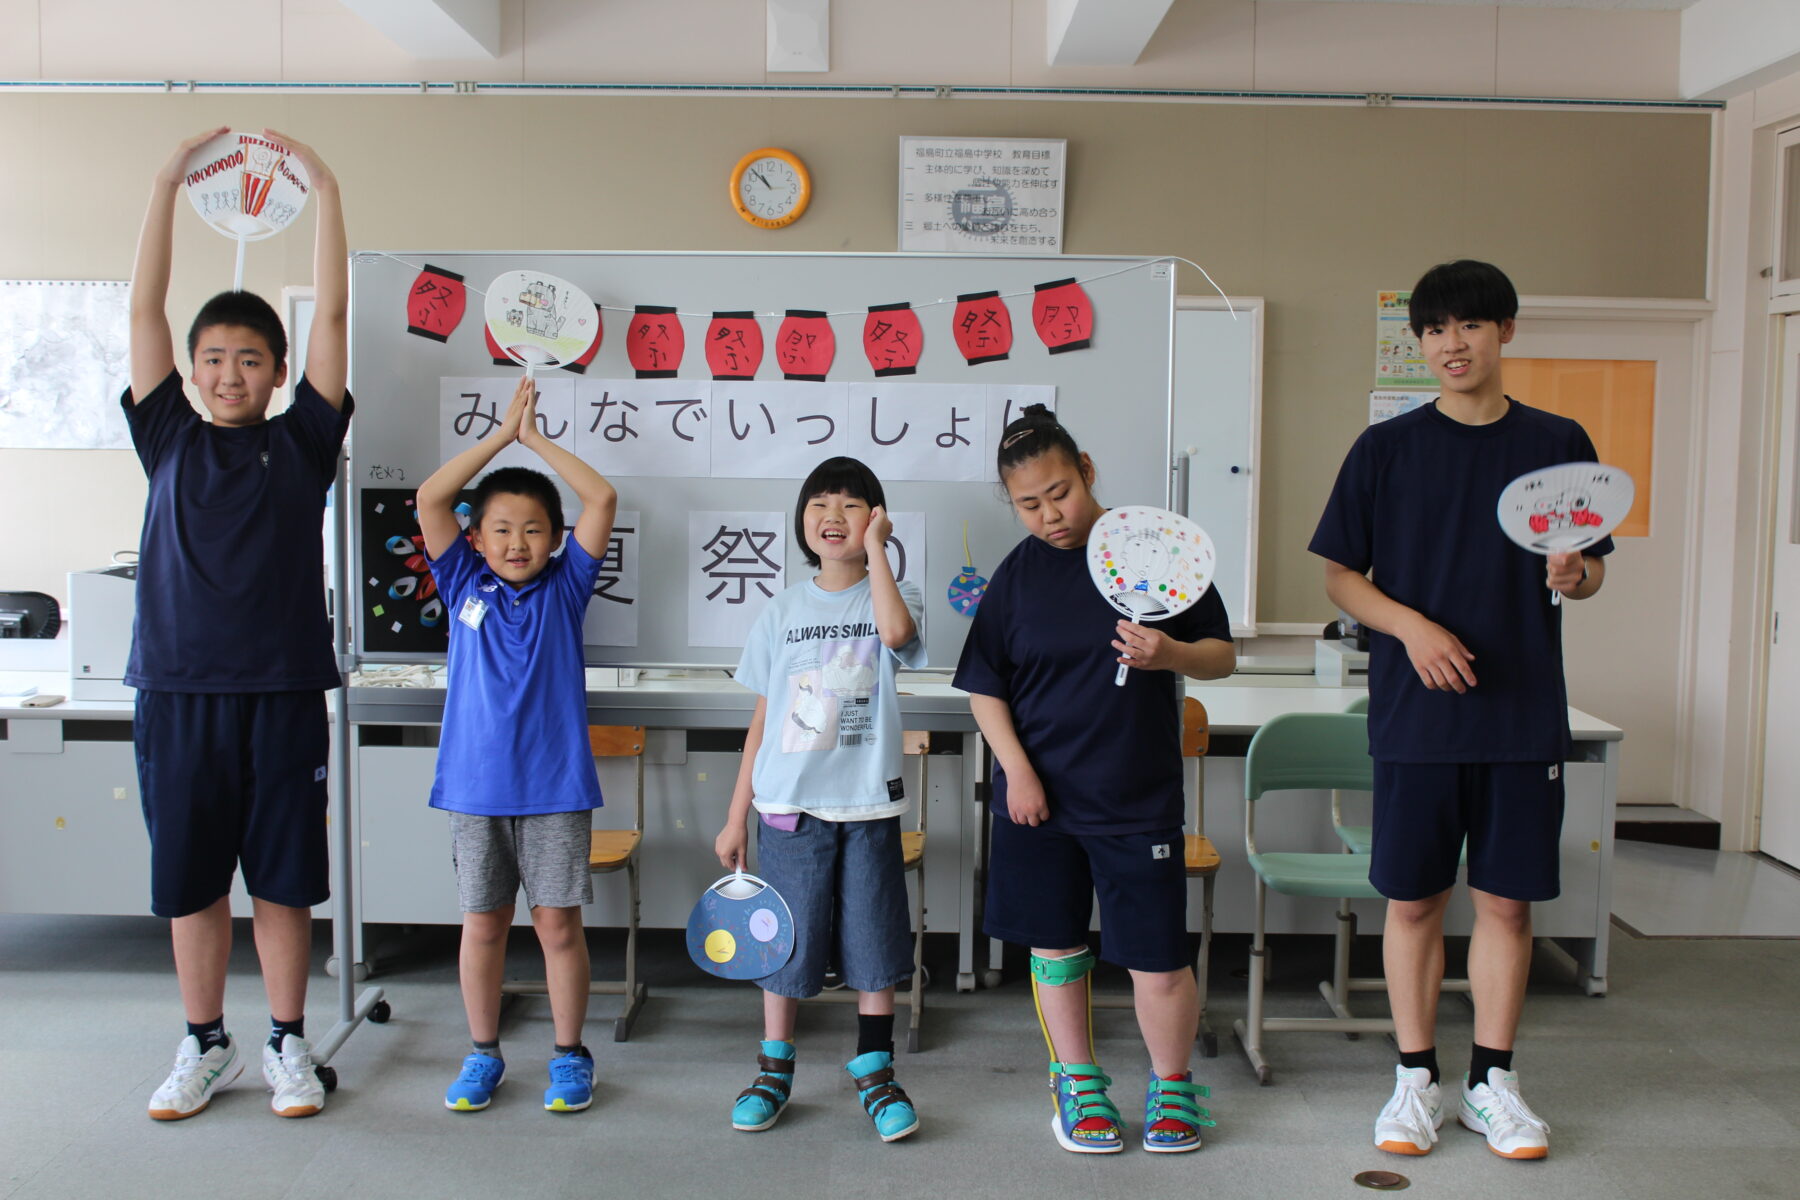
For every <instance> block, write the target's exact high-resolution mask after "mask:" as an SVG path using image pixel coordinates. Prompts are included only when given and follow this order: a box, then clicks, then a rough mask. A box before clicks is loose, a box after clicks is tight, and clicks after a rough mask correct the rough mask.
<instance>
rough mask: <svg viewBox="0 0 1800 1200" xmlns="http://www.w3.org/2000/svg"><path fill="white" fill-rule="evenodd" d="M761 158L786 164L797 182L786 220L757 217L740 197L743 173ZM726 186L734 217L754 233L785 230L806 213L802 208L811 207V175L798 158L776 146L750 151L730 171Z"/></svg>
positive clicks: (789, 151)
mask: <svg viewBox="0 0 1800 1200" xmlns="http://www.w3.org/2000/svg"><path fill="white" fill-rule="evenodd" d="M765 158H777V159H780V160H781V161H782V162H784V163H786V164H787V165H788V167H789V168H790V169H791V170H792V171H793V172H794V178H795V179H797V180H799V182H800V192H799V196H798V197H797V198H796V199H795V201H794V207H793V210H792V211H790V212H789V213H788V214H787V215H786V216H782V217H775V218H773V219H771V218H769V217H763V216H758V215H757V214H756V213H753V212H751V211H750V209H749V208H747V207H746V206H745V205H744V194H743V192H742V191H740V190H739V189H740V188H741V187H742V186H743V182H744V173H745V172H746V171H748V170H749V169H750V164H752V163H754V162H757V161H759V160H761V159H765ZM729 186H730V188H731V207H732V208H733V209H735V210H736V211H737V215H738V216H740V217H742V218H744V220H746V221H748V222H750V224H752V225H754V226H756V227H757V228H758V229H785V228H786V227H787V226H789V225H792V224H793V223H794V222H795V221H798V220H799V219H800V216H801V214H802V213H804V212H805V211H806V206H807V205H809V204H811V203H812V172H810V171H808V170H807V169H806V164H805V163H803V162H801V161H800V156H799V155H797V154H795V153H794V152H793V151H791V150H783V149H781V148H780V147H779V146H764V147H762V148H761V149H760V150H752V151H750V153H748V154H746V155H744V157H742V158H740V159H738V162H737V166H735V167H733V168H732V169H731V180H730V185H729Z"/></svg>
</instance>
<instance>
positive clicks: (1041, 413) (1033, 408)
mask: <svg viewBox="0 0 1800 1200" xmlns="http://www.w3.org/2000/svg"><path fill="white" fill-rule="evenodd" d="M1019 420H1021V421H1041V422H1043V423H1045V424H1048V425H1054V424H1056V414H1055V413H1053V412H1051V411H1050V410H1049V409H1048V408H1045V407H1044V406H1043V405H1042V404H1027V405H1026V406H1025V407H1024V408H1022V409H1020V410H1019Z"/></svg>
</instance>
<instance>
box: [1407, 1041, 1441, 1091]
mask: <svg viewBox="0 0 1800 1200" xmlns="http://www.w3.org/2000/svg"><path fill="white" fill-rule="evenodd" d="M1400 1065H1401V1066H1403V1067H1405V1068H1406V1069H1407V1070H1409V1071H1412V1070H1417V1069H1418V1068H1420V1067H1424V1068H1425V1069H1426V1070H1428V1071H1430V1072H1431V1082H1433V1083H1436V1082H1437V1081H1438V1065H1437V1047H1436V1046H1432V1047H1429V1048H1428V1049H1425V1050H1414V1051H1412V1052H1411V1053H1410V1054H1409V1053H1407V1052H1406V1051H1405V1050H1402V1051H1401V1052H1400Z"/></svg>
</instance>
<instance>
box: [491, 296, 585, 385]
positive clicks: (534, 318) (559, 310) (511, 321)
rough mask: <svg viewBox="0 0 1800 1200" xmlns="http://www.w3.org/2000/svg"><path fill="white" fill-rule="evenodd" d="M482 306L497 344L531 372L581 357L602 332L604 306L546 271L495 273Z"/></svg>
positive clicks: (502, 350)
mask: <svg viewBox="0 0 1800 1200" xmlns="http://www.w3.org/2000/svg"><path fill="white" fill-rule="evenodd" d="M483 312H484V315H485V316H486V317H487V327H488V332H489V333H491V334H493V335H494V344H495V345H497V346H499V347H500V349H501V352H502V353H504V354H505V355H506V356H507V357H508V358H510V359H512V360H513V361H514V362H516V363H521V364H523V365H524V367H525V369H526V371H527V373H529V372H531V371H533V370H535V369H536V368H538V367H560V366H562V365H564V364H565V363H572V362H575V361H577V360H578V359H580V358H581V356H582V355H584V354H586V353H587V352H588V349H589V348H590V347H591V346H593V344H594V339H596V338H598V337H599V336H600V310H599V309H598V307H596V306H595V304H594V302H593V301H592V300H591V299H589V298H588V294H587V293H586V292H584V291H582V290H581V289H580V288H578V287H576V286H575V285H574V284H572V283H570V282H569V281H568V280H566V279H559V278H558V277H556V276H555V275H551V274H548V273H546V272H543V271H507V272H506V273H504V274H503V275H501V276H500V277H499V278H497V279H495V280H494V282H493V283H491V284H489V285H488V290H487V301H486V303H485V305H484V306H483Z"/></svg>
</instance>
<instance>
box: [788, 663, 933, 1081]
mask: <svg viewBox="0 0 1800 1200" xmlns="http://www.w3.org/2000/svg"><path fill="white" fill-rule="evenodd" d="M903 694H904V693H903ZM900 744H901V749H902V751H903V752H904V753H906V754H908V755H910V756H914V757H916V758H917V759H918V760H919V773H918V784H917V787H916V792H915V795H914V800H915V807H916V809H917V811H918V815H919V819H918V824H917V826H916V828H914V829H910V830H904V831H902V832H901V834H900V864H901V869H902V870H903V871H906V872H909V873H911V874H913V875H916V876H917V879H916V880H915V881H914V892H913V916H912V921H913V976H912V987H911V989H910V990H908V991H905V992H902V991H900V990H899V989H897V988H896V989H895V991H894V1003H895V1004H896V1005H899V1004H905V1005H906V1006H907V1020H906V1050H907V1053H909V1054H911V1053H916V1052H917V1051H918V1049H919V1019H920V1017H921V1016H922V1015H923V1014H924V1011H925V827H926V814H927V813H928V812H929V811H930V809H931V796H930V794H929V793H928V792H927V791H926V790H925V784H926V781H927V775H926V771H927V770H928V769H929V766H930V761H931V760H930V754H931V734H930V733H928V732H926V731H925V730H922V729H909V730H906V731H905V732H903V733H902V734H901V735H900ZM856 998H857V993H856V992H853V991H851V990H850V989H849V988H841V989H834V990H832V991H826V992H820V993H819V994H818V995H817V996H814V997H813V999H814V1000H825V1001H831V1002H834V1003H848V1002H851V1001H854V1000H855V999H856Z"/></svg>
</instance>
